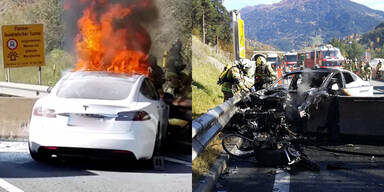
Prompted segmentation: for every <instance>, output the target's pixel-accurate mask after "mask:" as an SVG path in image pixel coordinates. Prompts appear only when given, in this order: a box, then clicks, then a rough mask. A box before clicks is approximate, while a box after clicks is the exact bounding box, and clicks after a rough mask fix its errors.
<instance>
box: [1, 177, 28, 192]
mask: <svg viewBox="0 0 384 192" xmlns="http://www.w3.org/2000/svg"><path fill="white" fill-rule="evenodd" d="M0 187H1V188H3V189H5V190H6V191H8V192H24V191H23V190H21V189H19V188H17V187H15V186H13V185H12V184H10V183H8V182H6V181H5V180H4V179H0Z"/></svg>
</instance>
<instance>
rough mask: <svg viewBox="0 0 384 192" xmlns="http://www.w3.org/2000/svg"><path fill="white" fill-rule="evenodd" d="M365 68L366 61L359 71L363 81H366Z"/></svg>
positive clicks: (362, 63) (361, 64) (361, 63)
mask: <svg viewBox="0 0 384 192" xmlns="http://www.w3.org/2000/svg"><path fill="white" fill-rule="evenodd" d="M364 66H365V64H364V61H362V60H361V61H360V64H359V67H358V69H359V76H360V78H362V79H363V80H365V71H364Z"/></svg>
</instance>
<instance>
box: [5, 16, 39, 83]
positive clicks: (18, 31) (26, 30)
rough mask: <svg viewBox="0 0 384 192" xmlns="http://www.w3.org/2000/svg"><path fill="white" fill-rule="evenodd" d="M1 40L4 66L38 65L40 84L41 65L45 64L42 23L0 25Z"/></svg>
mask: <svg viewBox="0 0 384 192" xmlns="http://www.w3.org/2000/svg"><path fill="white" fill-rule="evenodd" d="M1 31H2V40H3V60H4V68H8V81H10V68H14V67H32V66H38V67H39V84H41V66H43V65H45V53H44V32H43V24H31V25H5V26H2V27H1Z"/></svg>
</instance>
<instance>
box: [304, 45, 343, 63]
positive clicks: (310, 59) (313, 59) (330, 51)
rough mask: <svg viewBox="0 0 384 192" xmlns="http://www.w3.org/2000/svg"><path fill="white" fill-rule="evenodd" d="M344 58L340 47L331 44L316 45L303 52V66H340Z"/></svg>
mask: <svg viewBox="0 0 384 192" xmlns="http://www.w3.org/2000/svg"><path fill="white" fill-rule="evenodd" d="M343 60H344V57H343V55H342V54H341V52H340V49H339V48H337V47H333V46H332V45H323V46H319V47H316V48H315V49H313V50H311V51H307V52H306V53H305V60H304V66H305V67H306V68H314V67H315V66H317V67H320V68H342V61H343Z"/></svg>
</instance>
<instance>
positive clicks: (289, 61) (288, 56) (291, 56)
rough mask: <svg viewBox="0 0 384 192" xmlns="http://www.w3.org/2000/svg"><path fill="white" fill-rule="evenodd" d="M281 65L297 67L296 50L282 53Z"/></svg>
mask: <svg viewBox="0 0 384 192" xmlns="http://www.w3.org/2000/svg"><path fill="white" fill-rule="evenodd" d="M283 66H284V67H288V68H291V67H293V68H296V67H297V52H287V53H285V55H284V59H283Z"/></svg>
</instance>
